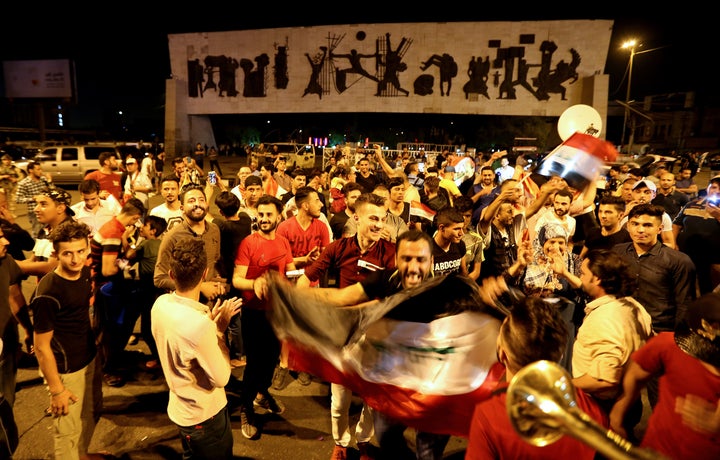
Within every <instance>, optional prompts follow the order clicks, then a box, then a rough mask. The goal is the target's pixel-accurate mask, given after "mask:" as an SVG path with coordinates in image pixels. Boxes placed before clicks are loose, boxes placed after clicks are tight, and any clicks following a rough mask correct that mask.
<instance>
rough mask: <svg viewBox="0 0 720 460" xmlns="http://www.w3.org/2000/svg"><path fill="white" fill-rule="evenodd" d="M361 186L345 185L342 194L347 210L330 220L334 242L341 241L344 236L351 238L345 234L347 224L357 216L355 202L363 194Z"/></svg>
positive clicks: (349, 183)
mask: <svg viewBox="0 0 720 460" xmlns="http://www.w3.org/2000/svg"><path fill="white" fill-rule="evenodd" d="M363 191H364V190H363V188H362V186H361V185H359V184H357V183H355V182H348V183H347V184H345V185H343V188H342V194H343V195H344V196H345V209H343V210H342V211H341V212H338V213H335V214H333V215H332V217H331V218H330V228H331V229H332V236H333V240H339V239H340V238H342V237H343V236H349V235H348V234H346V233H345V224H346V223H347V221H348V220H350V219H352V216H353V214H355V201H356V200H357V199H358V197H359V196H360V195H362V194H363Z"/></svg>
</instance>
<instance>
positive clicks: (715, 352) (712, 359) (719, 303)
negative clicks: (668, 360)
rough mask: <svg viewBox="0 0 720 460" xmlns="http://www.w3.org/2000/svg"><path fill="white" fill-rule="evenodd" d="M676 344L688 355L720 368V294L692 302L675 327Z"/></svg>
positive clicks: (713, 294) (710, 294) (707, 295)
mask: <svg viewBox="0 0 720 460" xmlns="http://www.w3.org/2000/svg"><path fill="white" fill-rule="evenodd" d="M675 343H676V344H677V346H678V347H679V348H680V349H681V350H682V351H684V352H685V353H687V354H688V355H690V356H692V357H694V358H697V359H699V360H700V361H704V362H706V363H708V364H710V365H712V366H715V367H720V293H715V292H712V293H709V294H705V295H703V296H702V297H700V298H698V299H697V300H695V301H694V302H692V303H691V304H690V305H689V306H688V309H687V311H686V312H685V318H684V319H683V321H682V322H681V323H680V324H678V325H677V326H676V327H675Z"/></svg>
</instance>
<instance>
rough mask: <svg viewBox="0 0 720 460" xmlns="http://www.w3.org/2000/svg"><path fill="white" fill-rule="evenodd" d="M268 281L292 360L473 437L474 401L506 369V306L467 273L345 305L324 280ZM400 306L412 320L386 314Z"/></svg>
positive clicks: (387, 405)
mask: <svg viewBox="0 0 720 460" xmlns="http://www.w3.org/2000/svg"><path fill="white" fill-rule="evenodd" d="M269 285H270V287H271V293H270V295H271V298H272V302H273V308H272V310H271V312H270V321H271V323H272V325H273V328H274V330H275V332H276V333H277V335H278V338H279V339H280V340H282V341H284V342H285V345H286V346H287V349H288V350H289V356H288V367H289V368H291V369H294V370H297V371H305V372H308V373H310V374H312V375H314V376H316V377H318V378H320V379H323V380H325V381H328V382H333V383H338V384H341V385H343V386H345V387H347V388H349V389H351V390H352V391H353V392H355V393H356V394H358V395H359V396H360V397H362V398H363V399H364V400H365V401H366V402H367V403H368V404H369V405H370V407H372V408H374V409H376V410H378V411H381V412H382V413H384V414H386V415H388V416H390V417H392V418H394V419H396V420H398V421H400V422H402V423H404V424H406V425H408V426H410V427H413V428H416V429H418V430H421V431H428V432H433V433H443V434H451V435H455V436H463V437H467V436H468V434H469V428H470V419H471V417H472V413H473V409H474V407H475V404H476V403H477V402H479V401H482V400H485V399H487V398H488V397H489V396H490V395H491V393H492V391H493V389H494V388H495V386H496V384H497V382H498V380H499V379H500V378H501V376H502V374H503V373H504V368H503V366H502V365H501V364H499V363H498V362H497V356H496V340H497V334H498V331H499V328H500V323H501V318H502V315H501V314H499V313H497V312H496V311H495V310H494V309H490V308H489V307H486V306H484V305H483V303H482V302H481V301H480V298H479V294H478V286H477V285H476V284H474V283H473V282H472V281H471V280H469V279H467V278H462V277H456V276H449V277H447V276H444V277H436V278H431V279H430V280H428V281H426V282H424V283H423V284H422V285H421V286H418V287H416V288H413V289H407V290H403V291H401V292H399V293H397V294H395V295H392V296H390V297H387V298H385V299H380V300H373V301H369V302H366V303H364V304H361V305H357V306H349V307H340V308H339V307H337V306H336V304H335V303H333V301H332V300H330V301H328V300H327V297H324V296H323V295H322V294H321V293H320V289H302V290H299V289H296V288H295V287H294V286H293V285H291V284H290V283H288V282H287V281H285V280H281V279H277V280H271V282H270V283H269ZM393 309H399V310H396V311H394V312H393V315H392V316H397V315H396V313H398V312H404V313H407V312H410V311H412V313H413V321H399V320H394V319H389V318H386V317H385V315H386V313H388V312H389V311H390V310H393ZM402 317H403V318H404V317H406V316H405V315H403V316H402ZM416 321H417V322H416Z"/></svg>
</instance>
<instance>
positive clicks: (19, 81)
mask: <svg viewBox="0 0 720 460" xmlns="http://www.w3.org/2000/svg"><path fill="white" fill-rule="evenodd" d="M3 72H4V75H5V97H7V98H64V99H69V98H72V97H73V87H74V80H75V79H74V74H73V67H72V63H71V62H70V60H68V59H54V60H33V61H4V62H3Z"/></svg>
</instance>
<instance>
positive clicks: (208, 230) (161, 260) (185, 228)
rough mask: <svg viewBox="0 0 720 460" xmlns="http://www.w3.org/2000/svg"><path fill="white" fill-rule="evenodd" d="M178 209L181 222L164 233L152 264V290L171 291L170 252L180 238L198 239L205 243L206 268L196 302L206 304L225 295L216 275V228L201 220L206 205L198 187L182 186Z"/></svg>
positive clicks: (218, 252) (222, 283) (217, 258)
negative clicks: (155, 261)
mask: <svg viewBox="0 0 720 460" xmlns="http://www.w3.org/2000/svg"><path fill="white" fill-rule="evenodd" d="M180 206H181V209H182V212H183V220H182V222H179V223H178V224H177V225H175V226H174V227H173V228H172V229H170V230H168V231H167V233H165V236H163V238H162V243H160V251H159V252H158V257H157V263H156V264H155V276H154V281H155V286H156V287H158V288H160V289H164V290H165V291H167V292H170V291H174V290H175V282H174V281H173V280H172V278H171V277H170V274H169V272H170V259H171V258H172V250H173V248H174V247H175V245H176V244H177V242H178V241H180V240H181V239H183V238H187V237H192V238H199V239H201V240H203V241H205V253H206V254H207V268H208V272H207V274H206V275H205V279H204V280H203V281H202V282H201V283H200V294H201V296H200V301H201V302H204V303H208V302H211V301H214V300H215V299H216V298H217V297H218V296H221V295H224V294H225V293H226V292H227V289H226V287H227V286H226V285H225V282H224V281H221V280H220V279H219V278H218V272H217V266H218V263H219V261H220V228H219V227H218V226H217V225H216V224H213V223H212V222H208V221H207V220H206V219H205V216H206V215H207V210H208V206H209V204H208V202H207V200H206V196H205V192H204V191H203V189H202V187H200V186H197V185H189V186H186V187H185V188H184V189H183V191H182V193H181V194H180Z"/></svg>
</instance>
